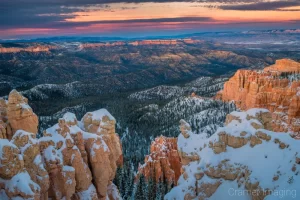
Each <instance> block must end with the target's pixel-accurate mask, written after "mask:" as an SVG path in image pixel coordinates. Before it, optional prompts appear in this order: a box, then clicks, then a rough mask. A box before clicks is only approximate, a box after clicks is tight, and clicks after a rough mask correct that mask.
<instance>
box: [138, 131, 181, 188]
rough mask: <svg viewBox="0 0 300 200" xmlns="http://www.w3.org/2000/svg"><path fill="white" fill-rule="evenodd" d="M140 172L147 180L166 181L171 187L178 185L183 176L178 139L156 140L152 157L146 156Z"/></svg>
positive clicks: (152, 148)
mask: <svg viewBox="0 0 300 200" xmlns="http://www.w3.org/2000/svg"><path fill="white" fill-rule="evenodd" d="M138 171H139V174H143V175H144V176H145V178H146V179H149V178H152V179H153V180H156V181H157V182H158V181H160V180H163V179H164V180H166V181H167V183H168V184H169V185H171V184H175V185H176V184H177V180H178V178H179V176H180V175H181V172H180V171H181V160H180V157H179V153H178V149H177V139H176V138H168V137H164V136H160V137H158V138H156V139H155V140H154V141H153V142H152V144H151V147H150V155H148V156H146V158H145V164H144V165H141V166H139V169H138ZM139 174H138V176H139Z"/></svg>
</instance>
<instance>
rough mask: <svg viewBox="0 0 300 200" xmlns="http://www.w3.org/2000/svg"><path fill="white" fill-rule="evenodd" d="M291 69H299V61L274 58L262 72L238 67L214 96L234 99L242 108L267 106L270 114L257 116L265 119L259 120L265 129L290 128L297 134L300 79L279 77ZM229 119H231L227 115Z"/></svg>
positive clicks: (257, 125) (299, 128)
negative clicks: (274, 61) (291, 79)
mask: <svg viewBox="0 0 300 200" xmlns="http://www.w3.org/2000/svg"><path fill="white" fill-rule="evenodd" d="M292 72H296V73H299V72H300V63H298V62H295V61H292V60H288V59H283V60H278V61H276V64H274V65H272V66H270V67H267V68H265V69H264V71H263V72H260V71H251V70H238V71H237V72H236V74H235V75H234V76H233V77H232V78H231V79H229V81H228V82H226V83H225V84H224V89H223V91H221V92H219V94H218V95H217V96H216V98H219V99H222V100H224V101H232V100H233V101H235V103H236V105H237V107H238V108H240V109H242V110H247V109H250V108H266V109H268V110H270V111H271V112H272V113H273V114H272V117H271V118H270V116H264V115H261V116H260V118H261V119H262V121H264V122H265V124H262V125H263V127H264V128H265V129H267V130H273V131H280V132H287V131H293V132H295V133H296V134H298V133H300V126H299V123H298V122H297V121H299V118H300V112H299V109H300V98H299V96H298V95H297V93H298V91H299V86H300V82H299V81H289V80H288V79H280V78H279V76H280V75H281V74H282V73H292ZM237 91H238V92H237ZM262 114H263V113H262ZM228 120H232V119H230V117H229V119H228ZM259 121H261V120H259ZM285 124H287V126H285ZM253 126H254V127H255V128H257V129H259V128H262V126H261V125H259V124H255V123H253ZM296 138H297V137H296Z"/></svg>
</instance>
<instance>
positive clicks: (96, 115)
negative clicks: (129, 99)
mask: <svg viewBox="0 0 300 200" xmlns="http://www.w3.org/2000/svg"><path fill="white" fill-rule="evenodd" d="M86 115H91V116H92V120H102V118H103V117H104V116H107V117H108V118H109V119H110V120H114V121H116V119H115V118H114V117H113V116H112V115H111V114H110V113H109V112H108V111H107V110H106V109H105V108H102V109H100V110H96V111H94V112H88V113H87V114H86ZM81 121H82V120H81Z"/></svg>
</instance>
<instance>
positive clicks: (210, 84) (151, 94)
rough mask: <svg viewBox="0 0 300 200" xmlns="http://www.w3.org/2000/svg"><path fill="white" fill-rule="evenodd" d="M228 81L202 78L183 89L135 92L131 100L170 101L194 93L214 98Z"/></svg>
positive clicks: (165, 88) (178, 87)
mask: <svg viewBox="0 0 300 200" xmlns="http://www.w3.org/2000/svg"><path fill="white" fill-rule="evenodd" d="M227 80H228V79H227V78H212V77H200V78H198V79H196V80H194V81H192V82H190V83H187V84H185V85H184V86H181V87H180V86H167V85H161V86H157V87H154V88H150V89H147V90H143V91H140V92H135V93H133V94H131V95H130V96H129V98H130V99H134V100H170V99H173V98H175V97H180V96H183V95H186V94H191V93H193V92H194V93H196V94H198V95H200V96H202V95H205V96H213V95H215V93H216V92H218V91H219V90H221V89H222V88H223V84H224V82H225V81H227Z"/></svg>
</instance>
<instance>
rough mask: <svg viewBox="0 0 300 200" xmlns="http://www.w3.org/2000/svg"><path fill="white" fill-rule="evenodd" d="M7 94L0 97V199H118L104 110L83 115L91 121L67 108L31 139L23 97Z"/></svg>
mask: <svg viewBox="0 0 300 200" xmlns="http://www.w3.org/2000/svg"><path fill="white" fill-rule="evenodd" d="M8 98H9V100H8V101H3V100H0V111H1V112H0V121H1V120H2V121H1V122H3V123H0V126H1V131H0V133H1V134H0V199H4V200H5V199H14V200H17V199H18V200H25V199H28V200H29V199H32V200H40V199H48V198H49V199H66V200H71V199H76V200H88V199H91V200H97V199H102V198H103V197H106V196H111V197H112V198H111V200H113V199H114V198H115V197H116V198H115V199H120V198H118V197H117V196H116V195H114V194H115V191H117V188H113V189H112V188H111V187H112V186H111V181H112V180H113V178H114V176H115V171H116V168H117V162H118V161H119V158H120V157H121V154H122V150H121V145H120V140H119V137H118V135H117V134H116V133H115V123H116V122H115V119H114V118H113V116H112V115H111V114H110V113H109V112H108V111H107V110H105V109H101V110H99V111H96V112H91V113H88V114H86V116H89V117H91V121H89V120H85V118H84V119H83V120H82V121H77V119H76V116H75V115H74V114H73V113H70V112H67V113H65V114H64V115H63V118H60V119H59V120H58V123H57V124H55V125H54V126H52V127H50V128H48V129H47V130H45V131H44V133H43V136H42V137H41V138H39V139H37V138H36V132H35V130H36V127H37V121H35V117H36V115H35V114H34V113H33V112H32V109H31V108H30V107H29V106H28V104H27V99H26V98H24V97H23V96H22V95H21V94H20V93H18V92H17V91H12V92H11V93H10V95H9V97H8ZM10 112H11V113H10ZM14 120H15V121H14ZM36 120H37V118H36ZM12 121H13V123H12ZM89 122H90V123H91V124H88V123H89ZM14 123H15V124H14ZM30 123H32V124H30ZM10 125H11V126H10ZM85 125H86V126H88V127H90V126H91V125H93V127H94V128H95V132H87V131H84V130H86V129H85V128H84V127H85ZM23 126H24V127H23ZM23 128H24V129H23ZM83 129H84V130H83ZM30 130H33V132H31V131H30ZM92 180H93V182H92ZM111 190H114V192H113V193H112V192H111ZM108 191H109V192H108ZM110 194H113V195H110Z"/></svg>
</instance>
